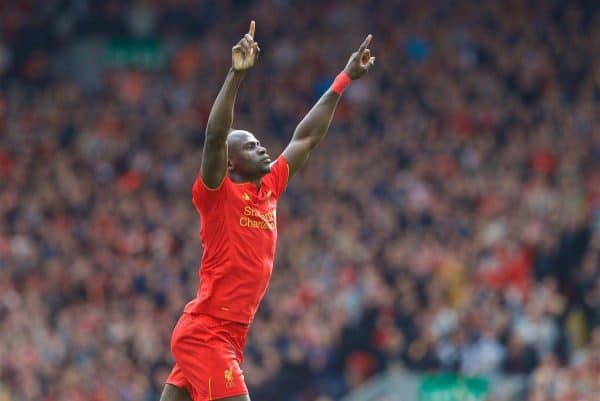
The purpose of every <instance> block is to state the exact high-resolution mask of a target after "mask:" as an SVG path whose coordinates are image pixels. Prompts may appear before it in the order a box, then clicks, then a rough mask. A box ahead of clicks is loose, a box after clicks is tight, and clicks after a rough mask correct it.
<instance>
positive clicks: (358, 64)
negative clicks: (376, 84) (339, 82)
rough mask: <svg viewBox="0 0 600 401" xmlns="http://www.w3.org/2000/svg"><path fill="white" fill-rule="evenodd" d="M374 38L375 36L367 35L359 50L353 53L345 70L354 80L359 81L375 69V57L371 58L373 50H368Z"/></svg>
mask: <svg viewBox="0 0 600 401" xmlns="http://www.w3.org/2000/svg"><path fill="white" fill-rule="evenodd" d="M372 38H373V35H371V34H369V35H367V37H366V39H365V40H364V42H362V44H361V45H360V47H359V48H358V50H357V51H355V52H354V53H352V56H350V59H349V60H348V64H346V67H345V68H344V71H345V72H346V74H348V76H349V77H350V78H352V80H355V79H359V78H360V77H362V76H363V75H365V74H366V73H367V72H368V71H369V70H370V69H371V67H373V64H375V57H371V50H370V49H369V48H368V46H369V44H370V43H371V39H372Z"/></svg>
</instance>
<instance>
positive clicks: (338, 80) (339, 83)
mask: <svg viewBox="0 0 600 401" xmlns="http://www.w3.org/2000/svg"><path fill="white" fill-rule="evenodd" d="M350 82H352V78H350V75H348V74H346V72H345V71H342V72H340V73H339V74H338V75H337V77H335V80H334V81H333V83H332V84H331V90H332V91H334V92H335V93H337V94H338V95H341V94H342V93H344V90H345V89H346V88H347V87H348V85H350Z"/></svg>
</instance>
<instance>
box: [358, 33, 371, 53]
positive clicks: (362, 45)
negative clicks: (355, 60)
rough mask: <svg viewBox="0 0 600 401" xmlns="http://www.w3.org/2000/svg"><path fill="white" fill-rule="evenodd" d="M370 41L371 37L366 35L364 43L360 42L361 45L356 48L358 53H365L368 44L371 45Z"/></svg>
mask: <svg viewBox="0 0 600 401" xmlns="http://www.w3.org/2000/svg"><path fill="white" fill-rule="evenodd" d="M371 39H373V35H371V34H368V35H367V37H366V38H365V40H364V42H362V44H361V45H360V47H359V48H358V52H359V53H362V52H363V51H365V49H366V48H367V46H369V44H370V43H371Z"/></svg>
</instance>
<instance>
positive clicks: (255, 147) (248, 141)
mask: <svg viewBox="0 0 600 401" xmlns="http://www.w3.org/2000/svg"><path fill="white" fill-rule="evenodd" d="M227 158H228V160H227V162H228V168H229V172H230V173H237V174H239V175H240V177H243V178H244V179H256V178H257V177H258V178H260V177H262V176H263V175H265V174H267V173H268V172H269V171H271V167H270V164H271V158H270V157H269V155H268V153H267V151H266V149H265V148H264V147H262V146H261V145H260V142H259V141H258V139H256V137H255V136H254V134H253V133H252V132H250V131H246V130H242V129H232V130H231V131H229V134H228V135H227Z"/></svg>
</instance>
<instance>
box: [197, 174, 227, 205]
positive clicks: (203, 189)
mask: <svg viewBox="0 0 600 401" xmlns="http://www.w3.org/2000/svg"><path fill="white" fill-rule="evenodd" d="M226 196H227V176H225V177H224V178H223V182H221V185H219V186H218V187H217V188H214V189H213V188H209V187H207V186H206V184H205V183H204V181H203V180H202V174H201V172H200V171H198V175H197V176H196V181H194V185H193V186H192V202H193V203H194V206H195V207H196V210H197V211H198V213H200V214H206V213H207V212H209V211H210V210H212V209H213V208H214V207H215V206H216V205H217V204H219V203H220V202H223V201H224V200H225V198H226Z"/></svg>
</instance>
